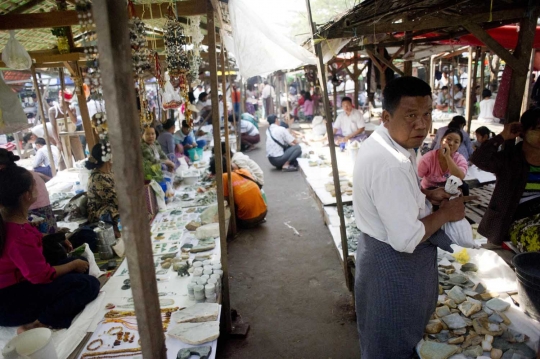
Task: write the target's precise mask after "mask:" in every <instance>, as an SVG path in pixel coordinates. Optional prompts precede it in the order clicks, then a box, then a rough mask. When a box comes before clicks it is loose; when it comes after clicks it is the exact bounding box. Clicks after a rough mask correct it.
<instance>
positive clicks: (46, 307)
mask: <svg viewBox="0 0 540 359" xmlns="http://www.w3.org/2000/svg"><path fill="white" fill-rule="evenodd" d="M35 187H36V184H35V181H34V178H33V177H32V174H31V173H30V172H28V171H27V170H26V169H24V168H22V167H18V166H16V165H14V164H8V165H6V164H2V165H0V214H1V216H0V326H20V327H19V328H18V330H17V332H18V333H21V332H24V331H26V330H30V329H34V328H40V327H46V328H68V327H69V326H70V325H71V322H72V320H73V318H75V316H76V315H77V314H79V313H80V312H81V311H82V310H83V309H84V307H85V306H86V305H87V304H88V303H90V302H91V301H93V300H94V299H95V298H96V297H97V295H98V293H99V281H98V280H97V279H96V278H94V277H92V276H89V275H87V274H85V273H87V272H88V267H89V266H88V262H86V261H84V260H81V259H67V260H64V264H60V265H56V266H51V265H50V264H48V263H47V261H46V259H45V257H44V255H43V244H42V234H41V233H39V232H38V230H37V229H36V228H34V227H33V226H32V225H30V223H29V222H28V210H29V208H30V206H31V205H32V203H34V202H35V201H36V197H37V194H36V188H35Z"/></svg>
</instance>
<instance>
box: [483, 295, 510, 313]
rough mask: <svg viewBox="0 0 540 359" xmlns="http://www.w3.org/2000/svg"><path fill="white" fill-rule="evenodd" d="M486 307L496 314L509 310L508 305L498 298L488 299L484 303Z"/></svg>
mask: <svg viewBox="0 0 540 359" xmlns="http://www.w3.org/2000/svg"><path fill="white" fill-rule="evenodd" d="M486 305H487V306H488V308H489V309H492V310H494V311H496V312H504V311H505V310H507V309H508V308H510V303H508V302H505V301H504V300H502V299H499V298H493V299H490V300H489V301H488V302H487V303H486Z"/></svg>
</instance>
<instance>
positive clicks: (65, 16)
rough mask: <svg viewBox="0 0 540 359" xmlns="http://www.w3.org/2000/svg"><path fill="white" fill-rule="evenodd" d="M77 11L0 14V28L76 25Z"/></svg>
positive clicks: (77, 22) (16, 28) (77, 20)
mask: <svg viewBox="0 0 540 359" xmlns="http://www.w3.org/2000/svg"><path fill="white" fill-rule="evenodd" d="M78 24H79V18H78V17H77V11H75V10H68V11H54V12H40V13H32V14H8V15H0V30H21V29H39V28H49V27H61V26H71V25H78Z"/></svg>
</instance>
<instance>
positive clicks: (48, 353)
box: [10, 328, 58, 359]
mask: <svg viewBox="0 0 540 359" xmlns="http://www.w3.org/2000/svg"><path fill="white" fill-rule="evenodd" d="M51 338H52V332H51V330H50V329H47V328H36V329H31V330H28V331H26V332H24V333H21V334H19V335H18V336H17V337H16V338H14V339H13V340H12V342H10V343H12V344H14V345H15V349H16V351H17V354H19V358H22V359H58V355H57V354H56V349H55V348H54V344H53V342H52V340H51Z"/></svg>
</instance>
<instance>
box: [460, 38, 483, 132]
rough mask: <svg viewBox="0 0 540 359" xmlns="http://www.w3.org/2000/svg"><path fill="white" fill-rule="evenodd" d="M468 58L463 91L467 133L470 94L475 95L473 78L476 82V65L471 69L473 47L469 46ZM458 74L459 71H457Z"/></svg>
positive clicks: (470, 108)
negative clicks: (464, 89)
mask: <svg viewBox="0 0 540 359" xmlns="http://www.w3.org/2000/svg"><path fill="white" fill-rule="evenodd" d="M468 50H469V58H468V59H467V86H466V93H465V111H466V112H465V120H466V121H467V133H469V132H470V131H471V122H472V112H473V100H472V96H473V95H475V92H474V91H475V89H474V88H472V87H473V86H472V85H473V82H472V79H473V78H474V83H476V67H475V71H473V70H472V58H473V47H472V46H469V48H468ZM478 55H479V53H477V54H476V63H478ZM458 74H459V73H458Z"/></svg>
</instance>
